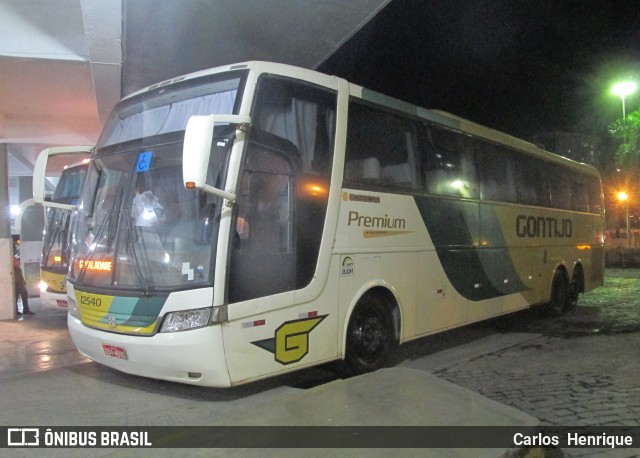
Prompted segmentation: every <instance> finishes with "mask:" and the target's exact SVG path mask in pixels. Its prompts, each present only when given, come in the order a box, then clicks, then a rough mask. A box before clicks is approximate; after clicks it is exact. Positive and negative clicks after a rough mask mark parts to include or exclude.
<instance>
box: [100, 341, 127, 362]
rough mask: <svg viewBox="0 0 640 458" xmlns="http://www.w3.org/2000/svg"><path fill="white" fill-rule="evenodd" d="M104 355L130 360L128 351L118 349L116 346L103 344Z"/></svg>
mask: <svg viewBox="0 0 640 458" xmlns="http://www.w3.org/2000/svg"><path fill="white" fill-rule="evenodd" d="M102 349H103V350H104V354H105V355H107V356H113V357H114V358H120V359H128V358H127V351H126V350H125V349H124V348H122V347H116V346H114V345H107V344H102Z"/></svg>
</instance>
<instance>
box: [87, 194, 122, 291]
mask: <svg viewBox="0 0 640 458" xmlns="http://www.w3.org/2000/svg"><path fill="white" fill-rule="evenodd" d="M122 194H123V193H120V195H119V196H118V197H117V198H116V199H115V200H114V201H113V204H112V205H111V208H110V209H109V210H108V211H106V212H105V215H104V218H103V219H102V222H101V223H100V225H99V226H98V230H97V231H96V232H95V234H94V235H93V240H92V242H91V245H90V246H89V251H88V252H87V258H86V259H85V261H86V262H85V263H84V264H83V266H82V268H81V269H80V272H79V273H78V280H77V281H78V283H82V281H83V280H84V276H85V274H86V272H87V268H88V267H89V262H88V261H91V260H92V259H93V256H94V255H95V253H96V248H98V245H99V242H100V239H101V238H102V235H103V232H104V230H105V228H107V227H111V222H112V221H111V220H112V218H113V215H117V212H116V209H117V208H118V207H119V206H120V203H121V202H122ZM116 224H117V218H116ZM107 235H108V236H109V237H107V244H106V245H105V247H106V248H107V249H108V248H109V247H110V246H111V243H112V242H113V238H114V230H113V229H111V230H110V231H109V233H108V234H107Z"/></svg>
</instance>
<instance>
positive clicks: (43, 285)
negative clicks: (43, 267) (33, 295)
mask: <svg viewBox="0 0 640 458" xmlns="http://www.w3.org/2000/svg"><path fill="white" fill-rule="evenodd" d="M48 287H49V285H47V283H46V282H45V281H43V280H40V283H38V288H39V289H40V292H41V293H46V292H47V288H48Z"/></svg>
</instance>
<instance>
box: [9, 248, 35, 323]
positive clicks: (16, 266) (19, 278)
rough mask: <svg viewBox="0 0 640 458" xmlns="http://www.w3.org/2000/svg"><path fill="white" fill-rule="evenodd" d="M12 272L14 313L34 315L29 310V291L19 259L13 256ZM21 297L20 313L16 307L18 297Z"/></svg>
mask: <svg viewBox="0 0 640 458" xmlns="http://www.w3.org/2000/svg"><path fill="white" fill-rule="evenodd" d="M13 273H14V277H15V279H14V280H15V284H16V313H17V314H18V315H35V313H33V312H32V311H31V310H29V291H27V282H26V281H25V280H24V275H22V269H21V268H20V260H19V259H18V258H16V257H15V256H14V257H13ZM19 297H20V298H22V313H20V310H19V309H18V298H19Z"/></svg>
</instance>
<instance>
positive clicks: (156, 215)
mask: <svg viewBox="0 0 640 458" xmlns="http://www.w3.org/2000/svg"><path fill="white" fill-rule="evenodd" d="M131 216H132V217H133V220H134V224H135V225H136V226H140V227H150V226H154V225H156V224H158V222H160V221H164V207H163V206H162V204H160V200H159V199H158V198H157V197H156V196H155V194H153V192H151V191H149V190H148V189H147V184H146V182H145V181H144V179H142V180H138V183H137V186H136V195H135V197H134V198H133V205H132V208H131Z"/></svg>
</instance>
